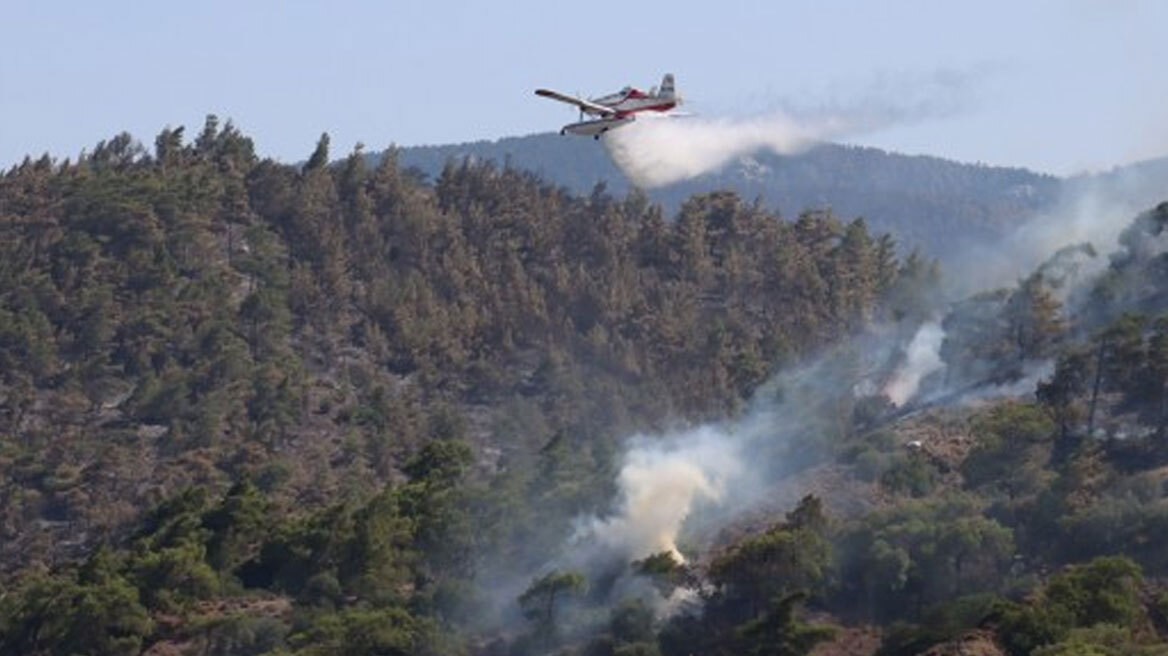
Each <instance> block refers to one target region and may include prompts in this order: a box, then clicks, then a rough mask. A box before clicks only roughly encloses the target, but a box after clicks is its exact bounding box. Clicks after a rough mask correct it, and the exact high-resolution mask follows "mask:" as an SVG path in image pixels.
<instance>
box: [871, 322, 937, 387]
mask: <svg viewBox="0 0 1168 656" xmlns="http://www.w3.org/2000/svg"><path fill="white" fill-rule="evenodd" d="M944 340H945V331H944V330H942V329H941V324H939V323H938V322H936V321H930V322H928V323H926V324H924V325H922V326H921V327H920V329H919V330H917V334H916V335H914V336H913V339H912V341H911V342H909V344H908V349H907V351H906V353H905V359H904V363H903V364H902V365H901V366H900V367H899V368H897V370H896V373H894V374H893V375H892V378H891V379H890V380H889V381H888V384H887V385H885V386H884V395H885V396H887V397H888V400H889V401H892V403H893V404H894V405H897V406H903V405H904V404H905V403H906V402H908V400H909V399H911V398H912V397H913V395H915V394H916V393H917V389H918V388H919V387H920V385H921V380H923V379H924V378H925V377H926V376H928V375H929V374H931V373H933V372H935V371H938V370H939V369H941V368H942V367H944V366H945V363H944V361H942V360H941V343H942V342H943V341H944Z"/></svg>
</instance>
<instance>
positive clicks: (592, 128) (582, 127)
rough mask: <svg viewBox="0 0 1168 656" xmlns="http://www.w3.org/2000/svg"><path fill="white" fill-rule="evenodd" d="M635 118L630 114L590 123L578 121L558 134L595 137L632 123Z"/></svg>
mask: <svg viewBox="0 0 1168 656" xmlns="http://www.w3.org/2000/svg"><path fill="white" fill-rule="evenodd" d="M635 118H636V117H635V116H633V115H632V114H629V115H628V116H619V117H613V118H598V119H594V120H591V121H580V122H579V123H569V124H568V125H565V126H564V128H563V129H562V130H560V134H565V133H567V134H578V135H581V136H585V137H596V136H600V135H602V134H604V133H605V132H608V131H609V130H611V129H613V128H619V127H620V126H622V125H624V124H626V123H632V122H633V119H635Z"/></svg>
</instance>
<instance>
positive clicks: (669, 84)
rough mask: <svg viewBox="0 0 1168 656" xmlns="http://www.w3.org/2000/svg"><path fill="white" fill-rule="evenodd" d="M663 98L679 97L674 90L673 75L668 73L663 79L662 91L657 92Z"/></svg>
mask: <svg viewBox="0 0 1168 656" xmlns="http://www.w3.org/2000/svg"><path fill="white" fill-rule="evenodd" d="M657 93H658V95H660V96H661V97H662V98H673V97H675V96H676V95H677V93H676V91H674V89H673V73H666V74H665V77H663V78H661V90H660V91H658V92H657Z"/></svg>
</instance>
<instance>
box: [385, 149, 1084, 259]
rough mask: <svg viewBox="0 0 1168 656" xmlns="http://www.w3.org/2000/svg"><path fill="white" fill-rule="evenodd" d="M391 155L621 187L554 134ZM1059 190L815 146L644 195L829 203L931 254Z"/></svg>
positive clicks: (601, 153)
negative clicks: (720, 194) (471, 162)
mask: <svg viewBox="0 0 1168 656" xmlns="http://www.w3.org/2000/svg"><path fill="white" fill-rule="evenodd" d="M397 156H398V160H399V162H401V164H402V165H403V166H407V167H416V168H417V169H418V170H419V171H421V172H423V173H425V174H426V175H429V176H432V177H436V176H437V175H438V174H439V172H441V170H442V167H443V166H445V165H446V163H447V161H448V160H452V159H453V160H455V161H458V160H461V159H464V158H466V157H471V158H474V159H475V160H476V161H480V162H482V161H494V162H496V164H498V165H500V166H510V167H514V168H518V169H522V170H526V171H532V172H534V173H536V174H538V175H539V176H541V177H542V178H543V179H545V180H547V181H549V182H553V183H555V184H560V185H563V186H565V187H567V188H568V189H570V190H572V191H574V192H576V193H580V194H586V193H588V192H589V191H591V189H592V187H593V186H594V185H596V184H597V183H600V182H603V183H604V184H605V185H606V186H607V188H608V189H609V190H610V191H611V192H613V193H617V194H624V193H625V192H627V191H628V190H629V189H630V185H629V183H628V181H627V179H626V178H625V176H624V175H623V174H622V173H621V172H620V170H619V169H618V168H617V167H616V166H615V165H614V164H613V162H612V160H611V159H610V157H609V155H608V153H607V152H606V150H605V148H604V146H603V145H601V144H599V143H596V142H594V141H592V140H589V139H578V138H573V137H562V136H559V135H556V134H536V135H530V136H526V137H515V138H507V139H500V140H498V141H482V142H475V143H468V144H453V145H444V146H419V147H411V148H402V149H400V150H398V151H397ZM1061 188H1062V185H1061V181H1060V180H1059V179H1058V178H1055V177H1053V176H1049V175H1041V174H1037V173H1034V172H1031V171H1028V170H1025V169H1016V168H1004V167H991V166H983V165H973V164H960V163H957V162H951V161H947V160H943V159H940V158H937V157H923V156H915V157H914V156H907V155H901V154H897V153H889V152H885V151H882V150H879V149H876V148H864V147H857V146H843V145H836V144H822V145H820V146H817V147H815V148H812V149H811V150H809V151H808V152H806V153H803V154H798V155H777V154H774V153H771V152H769V151H765V150H764V151H760V152H757V153H753V154H751V155H749V156H747V157H743V158H740V159H737V160H736V161H734V162H732V163H731V164H729V165H728V166H726V167H725V168H723V169H722V170H719V171H715V172H712V173H707V174H705V175H702V176H699V177H697V178H694V179H692V180H686V181H682V182H678V183H674V184H671V185H667V186H665V187H662V188H659V189H654V190H651V191H650V192H649V198H650V199H651V200H653V201H655V202H658V203H662V204H663V205H664V206H665V207H666V208H667V211H672V210H675V209H676V208H678V207H680V206H681V204H682V203H683V202H685V200H686V199H687V198H689V197H690V196H692V195H694V194H698V193H706V192H709V191H714V190H733V191H735V192H736V193H738V194H739V195H740V196H742V197H743V198H745V199H747V200H754V199H756V198H757V199H760V200H761V201H762V202H763V204H764V205H765V206H766V207H768V208H775V209H777V210H778V211H780V212H782V214H783V215H784V216H788V217H794V216H797V215H798V213H799V212H802V211H803V210H805V209H808V208H826V207H830V208H832V210H833V211H835V212H836V213H837V214H839V215H841V216H850V217H855V216H863V217H864V219H865V220H867V221H868V222H869V225H870V226H872V228H873V229H875V230H878V231H880V232H889V233H891V234H893V235H894V236H895V237H896V238H897V240H898V241H899V242H900V243H901V244H903V245H906V246H907V247H908V248H910V249H911V248H922V249H923V250H924V251H925V252H927V253H928V254H930V255H933V256H939V255H945V254H949V253H950V252H951V247H952V243H953V237H954V235H961V236H962V237H963V238H966V239H976V240H984V239H988V238H991V237H1000V236H1002V235H1003V234H1004V233H1005V232H1006V231H1008V230H1009V229H1012V228H1013V227H1014V226H1016V225H1017V223H1018V222H1019V221H1021V220H1023V219H1025V218H1027V217H1029V216H1032V215H1033V214H1035V213H1036V212H1038V211H1041V210H1043V209H1047V208H1049V207H1050V206H1052V205H1053V204H1054V203H1055V202H1056V201H1057V200H1058V199H1059V193H1060V190H1061Z"/></svg>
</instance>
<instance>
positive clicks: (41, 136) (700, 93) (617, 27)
mask: <svg viewBox="0 0 1168 656" xmlns="http://www.w3.org/2000/svg"><path fill="white" fill-rule="evenodd" d="M0 6H2V8H3V11H2V12H0V44H2V48H3V51H2V54H0V119H2V121H0V167H4V168H6V167H7V166H8V165H11V164H13V163H15V162H17V161H18V160H19V159H20V158H22V157H23V156H24V155H25V154H34V155H37V154H40V153H42V152H45V151H48V152H50V153H51V154H53V155H54V156H59V157H63V156H74V155H76V153H77V152H79V151H80V150H81V149H82V148H85V147H92V145H93V144H94V143H96V142H97V141H98V140H100V139H105V138H108V137H110V136H113V135H114V134H117V133H118V132H120V131H123V130H127V131H129V132H131V133H132V134H134V135H135V136H137V137H138V138H139V139H141V140H142V141H143V142H145V143H147V144H148V145H149V144H152V143H153V139H154V136H155V135H156V134H157V133H158V132H159V130H160V129H161V128H163V127H165V126H167V125H170V126H178V125H186V126H187V133H188V135H191V136H193V134H194V133H196V132H197V130H198V128H199V127H201V125H202V122H203V117H204V116H205V115H206V114H208V113H215V114H218V115H219V116H220V117H221V118H224V119H227V118H230V119H233V120H234V122H235V123H236V125H238V126H239V127H240V128H241V129H242V130H243V132H245V133H246V134H248V135H250V136H251V137H253V138H254V139H255V141H256V146H257V149H258V150H259V152H260V153H261V154H263V155H269V156H273V157H276V158H278V159H282V160H285V161H295V160H299V159H303V158H306V157H307V156H308V154H309V153H310V152H311V151H312V148H313V145H314V144H315V142H316V139H317V137H318V136H319V135H320V133H321V132H322V131H328V132H329V133H330V135H331V136H332V144H333V156H334V157H338V156H341V155H343V154H344V153H345V152H347V151H348V150H349V149H350V148H352V146H353V145H354V144H355V143H356V142H358V141H360V142H363V143H365V144H366V146H367V147H368V148H370V149H380V148H382V147H385V146H387V145H389V144H392V143H396V144H400V145H414V144H425V143H448V142H455V141H467V140H477V139H494V138H498V137H502V136H510V135H519V134H529V133H532V132H543V131H549V130H553V129H558V127H559V126H560V125H561V124H562V123H564V122H566V121H569V120H574V114H573V112H572V111H570V110H569V109H567V108H563V107H560V106H558V105H556V104H555V103H552V102H549V101H547V100H544V99H540V98H537V97H535V96H534V95H532V90H533V89H534V88H535V87H537V86H551V87H554V88H557V89H560V90H562V91H566V92H572V93H574V92H582V93H585V94H592V95H596V94H600V93H602V92H607V91H611V90H614V89H616V88H619V87H620V86H622V85H624V84H635V85H637V86H642V87H648V86H651V85H653V84H657V83H658V82H659V81H660V76H661V74H662V73H663V72H665V71H672V72H673V73H675V74H676V75H677V80H678V87H679V91H680V92H681V94H682V95H683V96H684V97H685V99H686V101H687V104H688V108H689V109H690V110H692V111H695V112H698V113H701V114H702V115H707V116H721V115H727V114H759V113H766V112H768V111H774V110H776V109H778V108H788V109H790V108H795V109H797V110H799V111H803V112H814V110H815V109H816V108H817V107H828V108H840V107H843V108H868V107H880V108H884V109H887V110H889V111H892V112H895V113H896V115H897V116H900V117H901V118H902V119H903V120H902V122H900V123H898V124H896V125H895V126H893V127H887V128H884V129H882V130H880V131H878V132H874V133H871V134H867V135H864V136H862V137H859V138H857V139H856V140H855V141H857V142H859V143H865V144H870V145H875V146H879V147H882V148H887V149H891V150H898V151H902V152H909V153H927V154H935V155H939V156H943V157H949V158H954V159H958V160H963V161H973V162H985V163H988V164H1008V165H1021V166H1029V167H1031V168H1035V169H1038V170H1042V171H1048V172H1054V173H1069V172H1074V171H1078V170H1082V169H1105V168H1109V167H1111V166H1114V165H1117V164H1122V163H1126V162H1130V161H1133V160H1138V159H1143V158H1148V157H1153V156H1159V155H1165V154H1168V38H1165V36H1164V35H1165V29H1166V27H1168V2H1162V1H1158V0H1147V1H1146V2H1144V1H1139V0H1034V1H1025V0H979V1H978V2H955V1H953V2H951V1H947V0H919V1H918V0H881V1H879V2H876V1H860V0H849V1H845V0H814V1H813V0H806V1H804V2H774V1H771V2H733V1H731V0H714V1H711V0H699V1H691V0H672V1H670V2H660V3H629V2H619V3H596V2H586V1H582V2H564V3H556V2H548V1H547V0H540V1H534V0H530V1H529V0H520V1H514V2H510V1H506V2H470V1H465V2H455V1H450V0H424V1H417V2H415V1H412V0H411V1H393V0H381V1H369V2H343V1H335V2H328V3H325V2H320V3H307V2H290V1H285V2H260V1H255V2H244V1H239V0H237V1H235V2H226V1H220V0H201V1H199V2H190V1H187V2H166V1H163V2H145V1H142V2H116V1H108V2H90V1H86V2H80V1H77V2H68V1H62V2H54V1H52V0H37V1H36V2H31V1H24V0H2V2H0Z"/></svg>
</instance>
